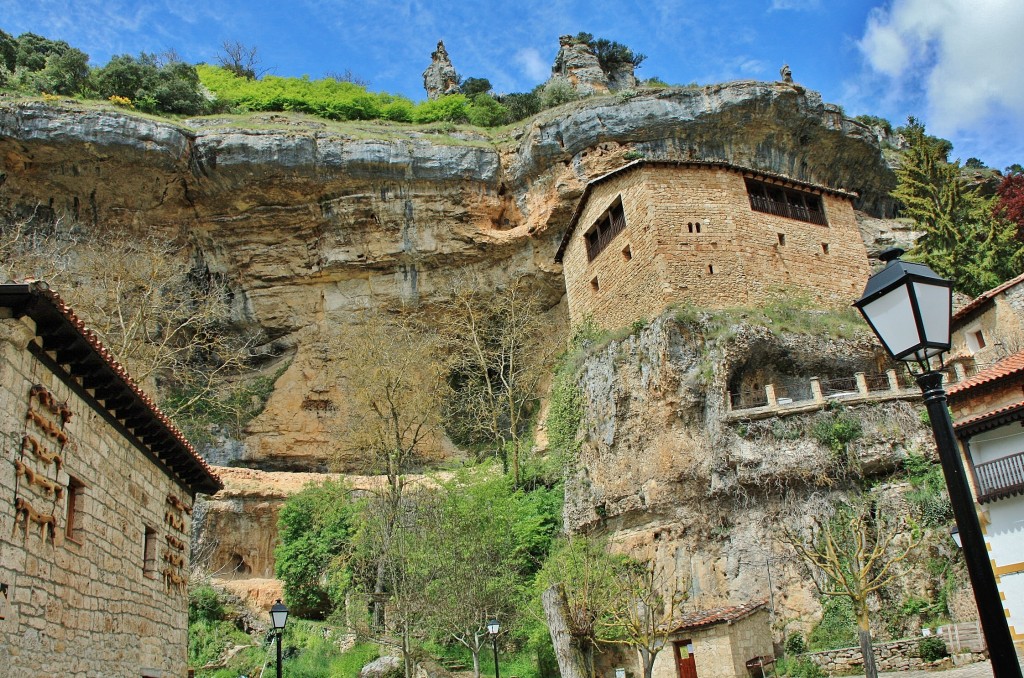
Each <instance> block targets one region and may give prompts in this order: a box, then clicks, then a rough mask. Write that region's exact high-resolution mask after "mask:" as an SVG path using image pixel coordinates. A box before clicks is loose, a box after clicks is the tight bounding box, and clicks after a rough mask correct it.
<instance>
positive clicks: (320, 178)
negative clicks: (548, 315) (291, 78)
mask: <svg viewBox="0 0 1024 678" xmlns="http://www.w3.org/2000/svg"><path fill="white" fill-rule="evenodd" d="M627 154H629V155H627ZM636 154H640V155H643V156H644V157H647V158H650V159H665V160H673V159H676V160H686V159H690V158H700V159H716V160H718V159H720V160H725V161H728V162H732V163H735V164H738V165H743V166H748V167H753V168H758V169H763V170H766V171H769V172H773V173H778V174H784V175H787V176H791V177H793V178H796V179H801V180H804V181H810V182H813V183H821V184H826V185H829V186H834V187H839V188H845V189H848V190H853V191H856V192H858V193H859V194H860V196H861V197H860V199H859V204H858V206H859V207H860V208H861V209H862V210H864V211H865V212H867V213H869V214H871V215H873V216H885V213H886V210H887V208H888V198H887V197H886V196H887V193H888V191H889V189H890V188H891V187H892V185H893V176H892V173H891V172H890V170H889V169H888V167H887V166H886V165H885V162H884V160H883V158H882V156H881V153H880V150H879V148H878V146H877V144H876V143H875V137H874V135H873V134H872V133H871V131H870V130H869V129H868V128H866V127H865V126H863V125H861V124H860V123H857V122H855V121H853V120H849V119H846V118H844V117H843V115H842V113H841V111H840V110H839V109H838V108H837V107H835V106H832V105H829V104H825V103H823V102H822V101H821V97H820V96H819V95H818V94H817V93H815V92H811V91H808V90H805V89H803V88H800V87H797V86H793V85H784V84H782V83H774V84H773V83H761V82H752V81H741V82H735V83H728V84H724V85H717V86H710V87H704V88H683V89H668V90H659V91H657V92H640V93H638V94H637V96H633V97H630V98H626V99H623V98H620V97H595V98H593V99H591V100H584V101H579V102H574V103H571V104H567V105H564V106H561V107H559V108H556V109H551V110H547V111H544V112H542V113H541V114H540V115H538V116H536V117H535V118H533V119H531V120H528V121H524V122H523V123H522V124H521V126H519V127H517V128H513V129H512V130H511V131H508V132H506V133H502V135H500V136H496V137H492V136H489V135H488V134H487V133H485V132H482V131H479V130H473V129H466V130H461V131H455V132H451V133H446V134H440V133H437V134H432V133H429V132H424V131H423V130H420V129H414V128H403V127H401V126H394V125H377V124H373V123H332V122H326V121H323V120H318V119H313V118H309V117H306V116H301V115H295V114H288V115H281V114H253V115H250V116H248V117H247V118H242V119H239V118H232V119H222V118H216V117H214V118H198V119H192V120H184V121H181V122H178V123H174V122H170V121H154V120H150V119H146V118H140V117H136V116H132V115H128V114H126V113H124V112H121V111H116V110H107V109H97V108H95V107H91V106H85V105H82V104H80V103H75V102H62V103H61V105H59V106H51V105H47V104H44V103H32V102H29V103H24V102H23V103H18V102H3V103H0V207H2V208H3V209H4V210H6V211H9V212H12V213H16V214H21V215H28V214H33V213H35V214H38V215H44V216H45V215H52V216H54V217H57V216H61V217H67V218H71V219H77V220H78V221H79V222H80V223H81V224H82V225H83V226H84V227H100V226H102V227H105V228H114V229H126V230H128V231H129V232H131V231H136V232H140V231H147V232H153V233H158V234H161V235H164V236H166V237H167V238H168V240H170V241H173V242H176V243H180V246H181V257H182V260H183V261H189V262H190V265H191V263H192V262H196V261H198V262H200V264H201V265H202V266H204V267H206V268H207V269H208V270H209V271H210V272H211V273H213V274H216V275H218V276H220V277H222V278H223V279H224V280H226V281H228V283H229V285H230V287H231V290H232V293H233V315H234V319H235V322H236V324H237V325H238V327H240V328H247V329H250V330H259V331H260V332H261V333H262V335H263V336H264V337H265V346H264V350H265V352H266V353H267V354H268V355H270V356H277V358H276V359H275V360H276V362H274V363H273V364H270V365H268V370H269V372H268V373H273V372H274V371H276V370H278V369H279V368H286V369H285V370H284V372H283V374H282V375H281V376H280V377H279V378H278V380H277V382H276V384H275V390H274V393H273V395H272V396H271V398H270V400H269V402H268V404H267V407H266V409H265V411H264V412H263V414H262V415H260V417H258V418H257V419H256V420H255V421H254V422H253V423H252V424H251V425H250V428H249V429H248V432H247V436H246V438H245V440H244V441H242V442H243V443H244V444H243V445H241V446H235V447H234V448H232V449H234V450H236V451H234V452H232V453H231V454H230V455H227V454H225V455H221V457H220V458H221V459H224V458H227V457H228V456H230V457H231V458H238V457H239V456H240V458H241V459H242V460H243V461H244V462H245V463H249V464H252V465H258V466H262V467H266V468H275V469H280V470H316V469H322V468H323V467H324V465H325V462H326V460H327V459H328V457H329V456H331V455H332V454H334V453H336V452H337V449H336V447H337V441H336V435H335V433H334V432H335V431H337V430H338V428H339V421H340V417H342V416H343V414H344V412H343V408H341V407H336V408H333V409H332V408H331V407H329V406H326V405H325V406H323V407H321V406H320V405H322V404H325V403H327V404H330V403H333V404H335V405H338V404H340V403H342V402H343V401H344V398H343V394H341V393H339V392H338V390H337V383H336V382H335V381H332V380H331V379H328V377H327V375H328V374H329V373H330V370H329V368H330V367H331V366H332V365H336V364H337V363H338V360H339V357H340V356H339V353H338V352H337V351H333V350H331V349H330V347H329V346H328V345H327V344H326V343H325V342H324V337H327V336H329V335H330V334H331V332H332V331H333V330H334V329H336V328H337V327H338V326H341V325H344V324H346V323H349V322H350V318H351V317H352V316H353V314H354V313H355V312H358V311H359V310H361V309H366V308H370V307H376V306H387V305H401V304H422V305H429V304H431V303H433V302H434V301H436V300H437V299H438V298H439V297H440V296H441V295H443V294H444V293H445V291H446V289H447V288H448V286H449V285H451V282H452V280H453V279H454V278H456V277H457V276H458V275H460V273H461V272H462V271H464V270H471V271H473V272H474V273H478V274H481V275H483V276H484V277H486V278H487V279H490V280H493V281H494V284H495V285H501V284H502V283H503V282H504V281H505V280H508V279H509V278H510V277H511V276H523V275H525V276H527V277H529V278H530V279H531V280H533V281H534V283H535V284H536V285H537V286H538V287H539V288H540V289H542V290H544V291H545V293H546V295H547V297H548V302H549V304H550V305H551V306H552V307H555V306H556V304H557V302H558V300H559V299H560V298H561V297H562V295H563V283H562V280H561V275H560V268H559V267H558V266H557V265H556V264H555V263H554V262H553V256H554V252H555V249H556V247H557V243H558V240H559V238H560V236H561V234H562V230H563V228H564V227H565V225H566V224H567V222H568V219H569V216H570V215H571V213H572V211H573V209H574V207H575V204H576V201H577V199H578V198H579V196H580V195H581V193H582V191H583V188H584V187H585V185H586V183H587V182H588V181H590V180H591V179H593V178H595V177H597V176H600V175H602V174H604V173H606V172H608V171H610V170H613V169H616V168H618V167H620V166H622V165H623V164H625V163H627V162H629V159H630V157H636ZM561 312H564V311H559V310H556V311H555V315H554V316H553V317H552V322H564V320H563V319H560V318H562V316H559V315H558V313H561ZM307 404H309V405H308V406H307ZM342 461H343V464H342V467H341V468H342V470H351V471H357V470H358V465H357V464H356V463H355V462H356V461H358V460H351V461H352V464H351V465H349V466H348V467H346V466H345V463H346V462H344V460H342Z"/></svg>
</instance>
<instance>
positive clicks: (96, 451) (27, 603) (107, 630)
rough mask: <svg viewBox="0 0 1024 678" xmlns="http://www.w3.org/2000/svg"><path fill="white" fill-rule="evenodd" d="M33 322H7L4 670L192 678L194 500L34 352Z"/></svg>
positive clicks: (0, 497)
mask: <svg viewBox="0 0 1024 678" xmlns="http://www.w3.org/2000/svg"><path fill="white" fill-rule="evenodd" d="M30 325H31V323H30V321H28V322H26V321H21V320H13V319H10V318H0V432H2V433H3V436H2V438H0V444H2V456H3V459H2V460H0V584H4V585H6V588H7V598H8V600H7V604H6V605H3V604H2V602H3V601H0V638H3V639H4V642H2V643H0V666H2V667H4V668H3V670H0V673H2V674H3V675H4V676H6V677H8V678H38V676H46V675H53V676H140V675H142V676H184V675H185V670H186V643H187V639H186V633H187V630H186V629H187V594H186V590H185V584H184V581H185V576H186V575H187V571H188V567H187V562H188V555H189V554H188V534H189V525H188V522H189V516H188V514H187V512H186V510H184V509H185V508H187V507H188V506H190V505H191V497H190V496H189V495H188V494H187V492H185V491H184V490H183V489H182V488H181V487H179V486H178V485H177V484H176V483H174V482H173V481H172V480H171V479H170V478H169V477H168V476H167V475H165V473H164V472H162V471H161V470H160V469H159V468H158V467H157V466H156V463H155V462H154V461H151V460H150V459H149V458H147V456H146V455H145V454H144V453H143V452H142V451H141V450H140V449H139V448H137V447H135V446H134V445H133V444H132V443H131V442H130V441H129V440H127V439H126V438H125V437H123V436H122V435H121V434H120V433H119V432H118V430H117V429H115V428H114V427H113V426H112V424H111V423H110V422H109V421H108V419H107V418H106V414H105V411H103V410H101V409H100V408H99V406H98V405H97V404H96V403H95V402H94V401H92V399H91V397H89V396H88V395H87V394H84V397H83V394H81V393H79V392H77V390H73V389H72V388H71V387H69V386H68V384H66V383H65V382H64V381H62V380H61V379H60V378H59V377H58V375H56V374H54V372H52V371H51V370H50V368H49V367H48V366H47V365H46V364H44V363H43V362H42V361H41V360H40V359H38V358H37V357H36V356H35V355H33V354H32V353H30V352H29V351H28V350H26V346H27V345H28V344H29V342H30V341H31V340H32V339H33V336H34V328H32V327H31V326H30ZM35 385H39V386H41V387H42V389H40V388H39V386H36V387H35V388H33V387H34V386H35ZM42 394H48V395H42ZM48 404H49V405H50V406H49V407H48ZM63 406H66V410H67V411H69V412H70V414H71V415H72V416H71V418H70V420H67V421H63V419H65V418H66V417H63V416H61V414H60V411H61V408H62V407H63ZM55 410H56V411H55ZM65 436H66V438H65ZM26 440H28V441H35V443H36V444H35V446H33V444H32V443H31V442H29V443H28V444H26V443H24V442H23V441H26ZM34 449H38V450H39V454H36V453H34V451H33V450H34ZM53 454H58V455H59V456H60V457H61V465H60V466H58V464H57V459H55V458H54V459H50V455H53ZM76 483H78V484H80V486H81V489H80V490H79V491H77V492H76V491H75V489H74V488H75V485H76ZM53 484H55V485H53ZM69 488H70V489H69ZM58 495H59V496H58ZM71 495H74V499H73V501H70V503H71V504H72V505H73V521H72V524H73V526H74V527H73V529H72V530H71V534H70V535H69V534H68V528H67V525H68V517H67V512H68V507H69V496H71ZM170 497H174V498H175V500H177V501H180V502H183V504H182V505H181V506H180V507H176V506H175V505H174V501H172V500H170V499H169V498H170ZM26 504H27V505H30V506H31V513H28V512H27V511H21V510H18V509H16V506H18V507H19V508H20V507H24V506H26ZM47 516H52V522H53V524H52V527H51V526H50V525H48V523H49V522H50V520H51V518H48V517H47ZM147 529H148V530H150V531H151V532H152V536H151V537H150V540H149V541H150V543H151V544H152V547H151V549H150V555H151V556H152V557H151V559H150V560H149V561H148V566H147V567H146V571H145V572H144V551H145V544H146V541H147V539H146V531H147ZM176 578H180V583H179V582H178V581H177V579H176Z"/></svg>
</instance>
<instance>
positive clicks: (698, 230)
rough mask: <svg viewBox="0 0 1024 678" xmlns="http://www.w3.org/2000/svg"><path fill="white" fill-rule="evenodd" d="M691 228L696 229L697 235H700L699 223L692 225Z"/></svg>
mask: <svg viewBox="0 0 1024 678" xmlns="http://www.w3.org/2000/svg"><path fill="white" fill-rule="evenodd" d="M693 226H694V228H696V229H697V232H698V233H700V222H699V221H698V222H697V223H696V224H694V225H693Z"/></svg>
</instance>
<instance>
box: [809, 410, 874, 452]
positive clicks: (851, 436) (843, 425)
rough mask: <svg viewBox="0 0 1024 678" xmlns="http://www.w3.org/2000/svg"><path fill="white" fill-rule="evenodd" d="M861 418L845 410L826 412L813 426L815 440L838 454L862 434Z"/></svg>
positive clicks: (812, 433)
mask: <svg viewBox="0 0 1024 678" xmlns="http://www.w3.org/2000/svg"><path fill="white" fill-rule="evenodd" d="M862 432H863V431H862V428H861V423H860V419H858V418H857V417H854V416H853V415H851V414H849V413H847V412H846V411H844V410H835V411H832V412H826V413H824V414H823V416H821V417H820V418H819V419H818V420H817V421H816V422H815V423H814V426H813V427H812V428H811V435H813V436H814V438H815V440H817V441H818V442H819V443H821V444H822V445H824V446H825V447H827V448H828V449H829V450H831V451H832V453H833V454H834V455H836V456H839V455H842V454H843V453H845V452H846V451H847V448H848V446H849V444H850V443H851V442H853V441H854V440H856V439H857V438H860V436H861V435H862Z"/></svg>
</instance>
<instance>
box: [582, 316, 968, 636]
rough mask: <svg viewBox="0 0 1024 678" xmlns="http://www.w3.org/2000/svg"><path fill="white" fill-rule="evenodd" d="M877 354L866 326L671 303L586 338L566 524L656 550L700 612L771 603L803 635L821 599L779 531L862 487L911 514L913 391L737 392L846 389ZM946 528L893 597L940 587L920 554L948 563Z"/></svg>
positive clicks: (917, 447)
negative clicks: (671, 309) (672, 308)
mask: <svg viewBox="0 0 1024 678" xmlns="http://www.w3.org/2000/svg"><path fill="white" fill-rule="evenodd" d="M879 351H880V349H879V348H878V347H877V346H876V345H875V344H874V343H873V342H872V341H870V340H869V339H868V337H867V336H864V335H860V336H854V337H853V338H849V339H837V338H834V337H830V336H829V334H828V333H826V332H815V333H812V334H804V333H792V332H789V331H787V330H786V329H785V328H783V327H775V328H771V327H766V326H764V325H758V324H754V323H749V322H747V321H745V320H743V319H742V318H737V319H734V320H732V321H730V322H727V323H725V324H724V325H722V324H720V321H717V320H714V319H712V318H711V317H710V316H702V315H700V314H698V315H697V316H696V317H683V318H677V317H675V316H673V315H672V314H671V313H669V314H666V315H664V316H662V317H661V318H659V319H657V320H656V321H655V322H653V323H652V324H651V325H649V326H647V327H646V328H643V329H640V330H638V331H636V332H635V333H634V334H632V335H631V336H628V337H626V338H625V339H622V340H617V341H612V342H610V343H608V344H607V345H606V346H604V347H593V348H591V353H590V356H589V357H588V358H587V359H586V360H585V361H584V362H583V363H582V367H581V368H580V370H579V372H578V376H577V382H576V383H577V384H578V386H579V388H580V389H581V392H582V395H583V402H584V412H583V417H582V424H581V428H580V431H579V436H580V440H581V442H582V449H581V452H580V455H579V459H578V461H577V462H576V463H575V465H574V467H573V470H572V471H571V473H570V475H569V478H568V479H567V481H566V492H565V497H566V504H565V511H564V519H565V523H566V526H567V529H570V530H573V531H582V532H587V533H595V534H604V535H608V536H609V537H610V540H611V541H612V543H613V544H614V545H615V548H617V549H618V550H621V551H624V552H627V553H630V554H632V555H634V556H637V557H643V558H649V559H653V560H654V561H655V562H657V563H658V564H659V565H660V566H661V567H663V568H665V571H666V572H668V573H674V574H675V575H676V576H677V577H678V579H679V580H680V581H684V582H686V581H688V582H690V590H689V594H690V600H689V602H688V604H689V605H692V606H694V607H696V608H697V609H701V608H710V607H714V606H716V605H720V604H739V603H743V602H748V601H752V600H761V599H764V600H768V601H770V606H771V608H772V612H773V617H774V619H775V620H776V622H777V623H778V624H780V625H781V626H780V628H778V629H777V630H778V631H782V630H784V627H785V624H794V626H791V627H790V628H789V631H792V630H794V629H800V630H803V631H806V630H807V629H808V628H809V627H810V625H811V623H812V621H813V620H814V619H816V618H818V617H819V615H820V609H821V608H820V604H819V599H818V596H817V594H816V592H815V591H814V588H813V586H812V582H811V581H810V580H808V579H807V577H806V572H805V571H804V570H803V568H802V566H801V564H800V561H799V559H798V558H796V557H795V556H794V554H793V552H792V550H791V549H790V547H788V546H787V545H786V544H785V543H784V542H783V541H782V539H781V529H780V525H782V524H787V525H790V526H794V525H799V524H800V523H801V521H802V520H804V519H805V518H806V517H807V516H810V515H821V513H822V507H823V506H825V505H826V504H828V503H829V502H834V501H839V502H842V501H844V500H845V496H846V494H845V493H846V492H847V491H848V490H849V488H850V487H851V486H854V487H855V486H857V485H858V484H861V485H863V486H865V487H871V486H874V487H875V488H876V489H875V490H873V491H875V492H877V493H879V495H880V498H879V501H881V502H883V503H884V504H885V505H887V506H891V507H892V510H897V511H900V512H901V513H906V512H907V511H908V509H907V501H908V500H907V498H906V496H905V492H906V491H907V489H908V486H907V485H906V483H905V482H902V484H901V479H900V476H899V475H898V474H896V475H894V472H895V471H898V470H899V469H900V468H901V466H902V462H903V461H904V460H905V459H906V457H907V455H908V453H909V452H915V453H916V454H927V455H930V456H934V443H933V442H932V439H931V437H930V435H931V434H930V429H929V428H928V427H927V426H926V425H925V424H924V423H923V422H922V420H921V418H920V416H919V409H920V394H919V392H915V391H916V389H909V390H907V391H905V392H904V395H902V396H899V397H893V396H890V395H888V394H887V393H886V392H885V391H879V392H876V393H875V394H874V395H872V396H868V397H862V398H858V397H854V396H855V394H854V392H852V391H846V392H840V393H839V394H838V395H837V396H835V397H833V398H827V399H825V400H824V401H822V402H821V403H819V404H818V405H808V406H805V407H803V408H799V409H798V411H789V412H784V411H781V410H780V411H776V412H774V413H772V412H765V411H764V408H761V409H760V410H759V409H757V408H751V409H745V410H742V411H741V410H739V409H737V408H738V407H741V406H742V402H741V401H740V400H738V399H736V398H735V395H734V396H733V399H732V400H730V394H737V393H750V392H752V391H750V390H749V389H753V388H754V387H755V386H756V387H758V388H760V389H761V391H762V393H763V387H764V386H766V385H768V384H774V385H775V388H777V389H779V388H781V387H783V386H784V385H788V387H789V389H790V394H791V395H793V394H794V392H795V391H797V390H798V388H799V384H800V383H804V384H806V383H807V380H808V379H810V378H811V377H817V378H819V379H820V380H821V381H822V382H823V383H826V382H827V380H837V383H844V382H846V381H847V380H848V383H853V379H852V377H853V375H854V373H855V372H858V371H865V372H868V373H871V372H877V371H878V369H879V367H884V366H885V363H884V359H883V356H881V355H880V354H879ZM853 388H854V389H856V387H853ZM733 402H734V403H735V405H736V407H733V406H732V404H731V403H733ZM780 402H781V401H780ZM837 413H842V416H849V417H851V418H855V419H856V420H857V421H858V422H859V426H860V427H861V428H860V435H858V436H857V437H856V438H855V439H854V440H852V441H851V442H849V444H848V446H847V447H846V449H844V450H838V451H837V450H836V449H834V448H830V447H828V446H826V445H823V444H822V443H821V442H820V441H819V440H818V439H816V435H815V433H814V432H815V431H816V430H821V428H819V427H821V426H822V425H826V426H827V425H829V423H830V422H832V421H834V419H833V418H834V417H836V416H840V415H839V414H837ZM851 479H861V480H858V481H855V482H853V483H851V482H850V480H851ZM866 479H870V481H868V480H866ZM945 527H946V525H945V524H943V525H941V526H940V527H938V528H936V529H935V532H934V533H933V534H932V535H931V536H930V537H929V539H928V540H927V542H926V543H927V546H926V548H925V550H924V551H923V552H922V553H921V554H919V555H918V556H917V559H916V561H915V563H914V564H912V565H910V566H908V569H907V570H906V572H907V573H906V574H905V576H903V577H901V578H900V582H901V583H900V584H899V586H901V587H902V590H901V591H900V594H899V595H902V596H907V595H916V596H924V597H926V598H927V597H933V596H934V594H935V592H936V590H937V589H938V588H939V587H941V585H942V584H944V583H945V580H944V579H942V580H940V579H936V578H935V577H934V576H929V575H928V573H927V572H925V571H924V562H925V561H926V560H927V559H928V558H938V559H939V560H940V561H942V562H948V561H949V559H950V558H953V557H954V555H953V554H954V551H953V546H952V544H951V543H950V540H949V539H948V535H946V534H945ZM911 572H912V573H913V574H911ZM889 595H893V594H892V593H891V592H890V594H889ZM899 595H897V596H896V599H895V601H894V604H896V605H897V606H898V604H899V599H900V598H899ZM886 600H888V599H886ZM951 600H952V601H953V602H952V607H954V608H955V611H954V614H958V613H959V614H961V615H962V618H963V619H969V618H972V617H971V615H972V614H974V612H973V608H972V607H971V599H970V593H969V591H968V589H967V588H966V587H965V586H964V585H963V583H962V582H961V586H960V588H959V589H957V591H956V593H955V595H953V597H952V599H951ZM883 602H884V601H883ZM881 616H883V615H880V617H881ZM880 631H881V634H882V635H883V636H884V635H885V633H886V631H884V630H881V629H880ZM905 631H911V632H913V633H916V629H900V632H905ZM779 635H780V636H784V635H785V633H780V634H779Z"/></svg>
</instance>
